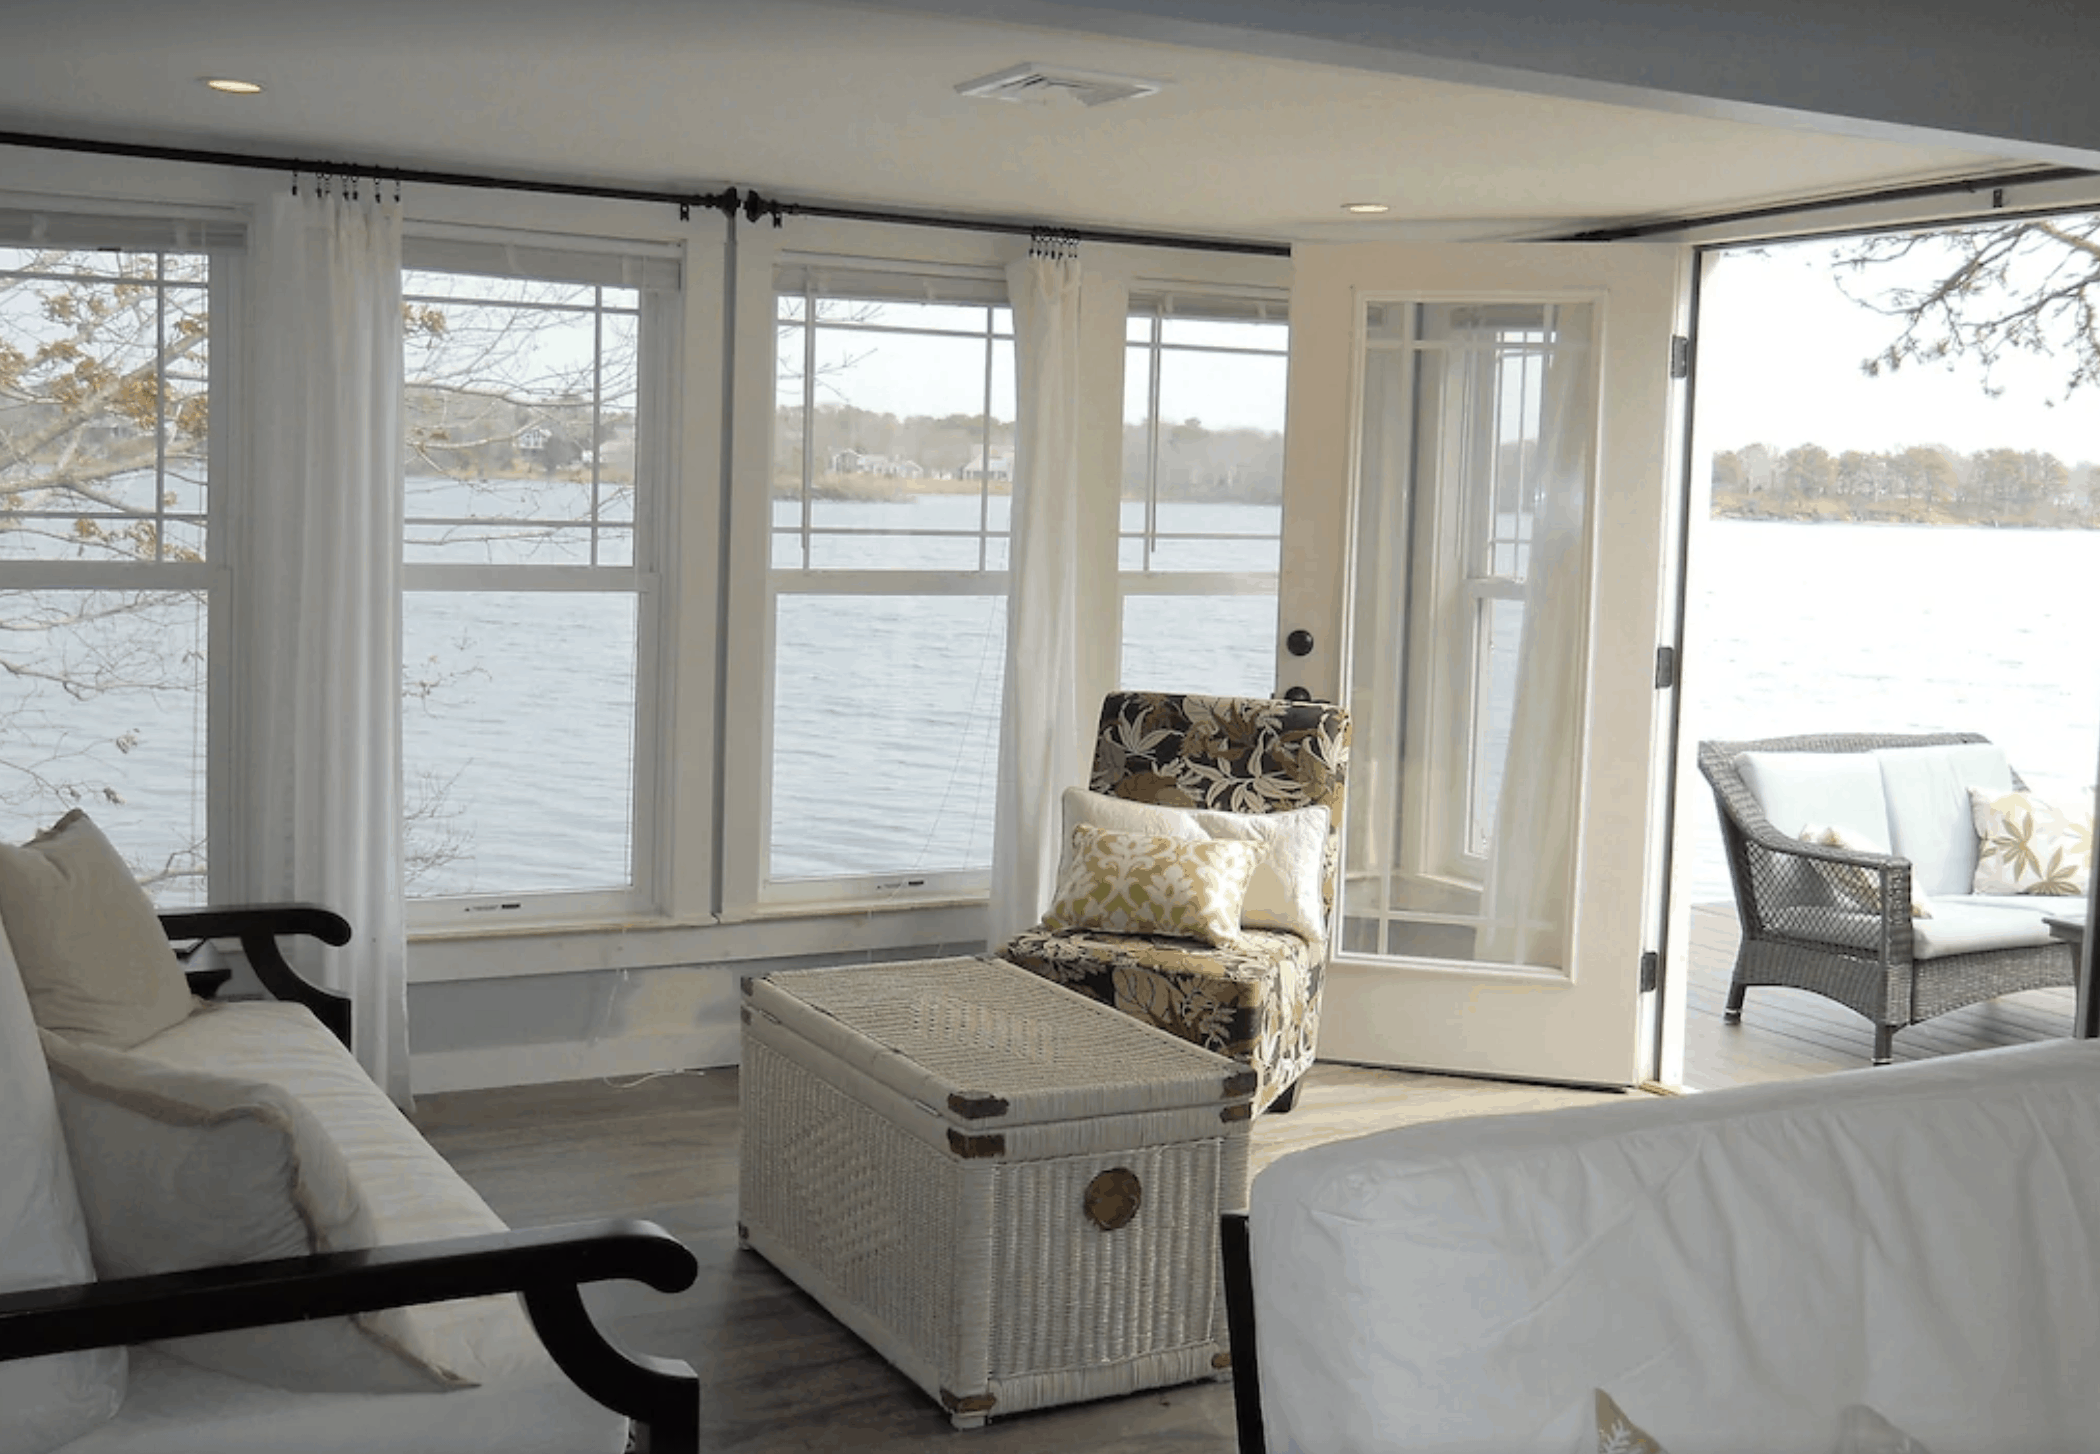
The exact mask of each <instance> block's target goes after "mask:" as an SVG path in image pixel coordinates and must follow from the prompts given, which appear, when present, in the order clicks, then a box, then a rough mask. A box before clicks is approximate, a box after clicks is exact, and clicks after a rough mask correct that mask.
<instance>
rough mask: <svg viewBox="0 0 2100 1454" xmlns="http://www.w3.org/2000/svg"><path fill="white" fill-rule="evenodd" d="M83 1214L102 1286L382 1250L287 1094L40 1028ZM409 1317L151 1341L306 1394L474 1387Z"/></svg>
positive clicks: (336, 1153)
mask: <svg viewBox="0 0 2100 1454" xmlns="http://www.w3.org/2000/svg"><path fill="white" fill-rule="evenodd" d="M43 1045H44V1054H45V1057H46V1058H47V1059H48V1060H49V1062H50V1066H51V1083H52V1085H53V1087H54V1088H55V1089H56V1091H57V1099H58V1108H59V1114H60V1116H61V1118H62V1119H63V1121H64V1123H65V1128H66V1137H67V1140H68V1141H69V1143H70V1144H71V1145H73V1146H74V1147H75V1148H76V1151H75V1156H74V1160H75V1164H76V1170H77V1175H78V1178H79V1184H80V1199H81V1205H82V1207H83V1209H84V1210H85V1212H86V1215H87V1224H88V1235H89V1239H90V1241H91V1243H92V1244H93V1248H94V1256H95V1263H96V1266H97V1268H98V1269H99V1270H100V1272H101V1274H102V1275H103V1276H104V1277H135V1276H144V1275H148V1274H152V1273H161V1272H180V1271H186V1270H189V1269H192V1268H199V1267H219V1266H227V1265H231V1264H235V1263H243V1262H259V1261H263V1260H266V1259H269V1258H276V1257H303V1256H306V1255H307V1254H309V1253H314V1252H337V1251H348V1250H353V1249H356V1248H362V1247H370V1246H373V1245H375V1244H376V1242H377V1241H378V1238H377V1237H376V1235H375V1230H374V1225H373V1219H372V1215H371V1213H370V1211H369V1209H368V1208H367V1207H366V1205H365V1202H364V1199H363V1198H362V1196H361V1195H360V1194H359V1192H358V1189H357V1187H356V1185H355V1184H354V1181H353V1178H352V1175H351V1172H350V1169H349V1166H348V1164H347V1162H346V1161H345V1158H344V1156H343V1154H342V1152H341V1151H340V1150H339V1149H338V1148H337V1146H336V1144H335V1141H334V1140H333V1138H332V1137H330V1136H329V1134H328V1132H327V1131H326V1130H325V1129H324V1128H323V1127H322V1126H321V1125H320V1123H319V1122H318V1121H317V1120H315V1118H314V1117H313V1115H312V1114H311V1113H310V1112H309V1111H308V1110H307V1109H306V1107H305V1106H303V1105H302V1104H301V1103H300V1101H299V1099H298V1098H297V1097H296V1096H293V1095H292V1094H290V1093H289V1092H287V1091H286V1090H285V1089H284V1088H283V1087H281V1086H277V1085H272V1084H269V1083H267V1082H263V1081H254V1080H239V1079H234V1078H232V1077H229V1076H223V1075H214V1074H211V1073H209V1072H204V1071H198V1070H190V1069H183V1068H179V1067H175V1066H170V1065H164V1064H161V1063H159V1062H157V1061H154V1060H152V1059H149V1058H147V1057H146V1056H143V1055H139V1054H135V1053H131V1052H127V1051H121V1050H109V1049H106V1048H103V1047H100V1046H92V1045H78V1044H73V1043H71V1042H68V1041H66V1040H64V1039H62V1038H61V1037H59V1036H56V1035H52V1034H50V1033H48V1032H46V1033H45V1034H44V1036H43ZM417 1311H418V1310H417V1309H413V1308H389V1309H384V1310H381V1311H378V1312H372V1313H363V1314H359V1315H358V1316H356V1317H352V1318H318V1319H314V1320H312V1321H308V1322H302V1323H291V1324H280V1325H277V1326H274V1327H265V1328H257V1329H238V1330H233V1331H229V1332H224V1333H212V1334H207V1335H204V1336H200V1337H193V1338H179V1339H174V1340H172V1341H169V1342H166V1343H163V1344H161V1345H159V1346H160V1347H162V1348H163V1349H164V1350H165V1351H167V1352H169V1353H173V1354H175V1355H177V1356H179V1357H181V1358H184V1359H187V1360H189V1361H190V1362H192V1363H197V1364H201V1365H203V1366H204V1367H206V1368H211V1369H216V1370H217V1371H219V1372H221V1373H230V1374H233V1375H235V1376H236V1377H240V1378H247V1379H251V1380H253V1381H255V1382H257V1383H266V1384H270V1385H272V1386H274V1387H277V1388H286V1389H292V1390H295V1391H302V1392H342V1393H393V1392H401V1393H418V1392H421V1393H427V1392H432V1391H437V1390H443V1389H447V1388H456V1387H464V1386H468V1385H469V1384H470V1383H471V1382H472V1380H471V1379H468V1378H466V1377H463V1376H461V1375H460V1374H458V1373H457V1372H456V1371H455V1370H453V1369H451V1368H448V1367H446V1366H445V1365H444V1364H443V1363H440V1362H435V1361H433V1360H432V1359H431V1358H429V1357H428V1356H427V1354H426V1353H425V1350H424V1349H423V1348H422V1340H421V1339H420V1338H418V1337H417V1336H416V1330H415V1327H414V1319H415V1316H416V1313H417Z"/></svg>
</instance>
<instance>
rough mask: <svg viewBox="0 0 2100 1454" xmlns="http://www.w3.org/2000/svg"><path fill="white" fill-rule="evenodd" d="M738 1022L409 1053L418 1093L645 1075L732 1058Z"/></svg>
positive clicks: (727, 1061) (731, 1061)
mask: <svg viewBox="0 0 2100 1454" xmlns="http://www.w3.org/2000/svg"><path fill="white" fill-rule="evenodd" d="M738 1028H739V1027H738V1026H737V1025H735V1024H731V1025H728V1026H709V1027H706V1028H703V1029H700V1030H696V1031H688V1032H687V1033H684V1034H678V1035H626V1036H621V1037H619V1038H617V1039H605V1040H570V1041H561V1042H556V1043H554V1044H548V1045H500V1046H485V1047H480V1048H476V1049H472V1050H439V1051H433V1052H431V1053H429V1054H424V1055H416V1054H411V1055H410V1056H409V1074H410V1078H411V1079H412V1081H413V1083H414V1086H415V1093H416V1094H417V1095H437V1094H441V1093H443V1092H445V1091H462V1090H489V1089H492V1088H494V1087H497V1086H510V1085H548V1084H551V1083H553V1082H555V1081H564V1080H596V1079H599V1078H600V1077H620V1076H631V1075H647V1074H649V1073H650V1072H652V1071H663V1070H693V1069H698V1068H703V1067H714V1066H731V1065H735V1064H736V1063H737V1058H738V1053H739V1045H738V1035H737V1030H738Z"/></svg>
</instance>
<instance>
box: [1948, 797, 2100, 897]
mask: <svg viewBox="0 0 2100 1454" xmlns="http://www.w3.org/2000/svg"><path fill="white" fill-rule="evenodd" d="M1969 815H1970V817H1971V818H1973V819H1974V820H1975V823H1976V837H1977V840H1978V844H1977V852H1976V883H1975V892H1977V893H1979V894H2048V895H2054V896H2059V897H2068V896H2071V895H2077V896H2079V897H2083V896H2084V894H2085V890H2086V879H2087V876H2088V874H2089V873H2090V872H2091V868H2092V861H2093V815H2092V812H2091V810H2090V809H2088V810H2087V811H2086V812H2084V813H2070V812H2066V811H2064V810H2063V809H2062V808H2059V807H2057V806H2056V805H2055V804H2053V803H2048V802H2044V801H2043V800H2042V799H2041V798H2038V797H2036V796H2035V795H2034V794H2033V793H2023V792H2009V791H2004V790H2001V789H1995V788H1970V789H1969Z"/></svg>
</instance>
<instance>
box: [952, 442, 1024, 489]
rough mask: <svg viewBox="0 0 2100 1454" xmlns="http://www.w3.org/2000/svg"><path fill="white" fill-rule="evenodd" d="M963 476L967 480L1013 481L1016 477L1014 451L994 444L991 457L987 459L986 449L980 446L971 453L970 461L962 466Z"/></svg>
mask: <svg viewBox="0 0 2100 1454" xmlns="http://www.w3.org/2000/svg"><path fill="white" fill-rule="evenodd" d="M962 477H963V478H964V479H966V480H1007V481H1011V480H1012V479H1013V477H1014V452H1013V451H1012V450H1011V449H1003V448H1001V447H999V446H997V445H994V446H993V447H992V450H991V457H990V458H989V459H987V458H986V457H985V451H984V449H983V448H982V447H979V448H978V449H977V450H976V451H974V452H973V453H972V454H971V455H970V462H969V463H968V464H966V465H964V466H963V467H962Z"/></svg>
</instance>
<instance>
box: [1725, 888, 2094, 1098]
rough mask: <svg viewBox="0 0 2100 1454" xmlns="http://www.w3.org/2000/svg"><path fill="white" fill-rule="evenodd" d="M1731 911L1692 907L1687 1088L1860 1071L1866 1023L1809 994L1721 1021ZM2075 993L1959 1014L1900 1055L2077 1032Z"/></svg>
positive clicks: (1917, 1028) (1935, 1024) (1912, 1038)
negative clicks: (2073, 1019)
mask: <svg viewBox="0 0 2100 1454" xmlns="http://www.w3.org/2000/svg"><path fill="white" fill-rule="evenodd" d="M1735 946H1736V927H1735V908H1734V906H1733V905H1730V904H1712V905H1702V906H1700V907H1698V908H1695V909H1693V910H1692V946H1691V975H1692V979H1691V1006H1690V1013H1689V1014H1688V1016H1687V1017H1686V1023H1685V1049H1684V1083H1685V1084H1686V1085H1687V1086H1689V1087H1691V1088H1692V1089H1694V1090H1719V1089H1721V1088H1722V1087H1724V1086H1731V1085H1747V1084H1751V1083H1754V1082H1760V1081H1772V1080H1793V1079H1796V1078H1798V1077H1800V1076H1804V1075H1819V1074H1821V1073H1823V1072H1825V1071H1831V1070H1856V1069H1859V1068H1860V1067H1861V1066H1864V1065H1867V1064H1869V1063H1870V1062H1871V1061H1872V1059H1873V1053H1874V1030H1873V1027H1872V1026H1871V1025H1869V1024H1868V1023H1867V1021H1866V1020H1865V1018H1863V1017H1862V1016H1859V1015H1855V1014H1854V1013H1852V1011H1850V1010H1848V1009H1846V1008H1845V1007H1844V1006H1843V1005H1840V1004H1838V1003H1836V1002H1835V1001H1832V1000H1826V999H1824V998H1823V997H1822V996H1821V995H1815V994H1810V993H1809V992H1808V991H1806V990H1783V989H1753V990H1751V991H1750V994H1749V998H1748V999H1747V1001H1746V1002H1745V1003H1744V1006H1743V1021H1742V1023H1741V1024H1740V1025H1729V1024H1724V1023H1723V1022H1722V1020H1721V1007H1722V1005H1723V1004H1725V1003H1726V1001H1727V998H1728V977H1729V973H1730V971H1731V970H1732V969H1733V968H1734V966H1735ZM2074 999H2075V996H2074V994H2073V992H2072V991H2071V990H2070V989H2069V988H2064V989H2047V990H2029V991H2027V992H2026V993H2025V994H2017V995H2006V996H2004V997H2003V998H2000V999H1996V1000H1989V1001H1986V1002H1985V1003H1983V1004H1980V1005H1971V1006H1969V1007H1968V1008H1967V1009H1965V1010H1956V1011H1954V1012H1953V1013H1951V1014H1946V1015H1941V1016H1939V1017H1937V1018H1936V1019H1932V1020H1928V1021H1926V1022H1925V1023H1924V1024H1922V1025H1913V1026H1912V1027H1911V1028H1910V1029H1908V1030H1899V1031H1897V1032H1896V1046H1895V1054H1896V1059H1897V1061H1898V1062H1899V1063H1900V1062H1902V1061H1906V1060H1922V1059H1927V1058H1929V1057H1932V1056H1936V1055H1948V1054H1952V1053H1954V1052H1956V1051H1962V1050H1985V1049H1989V1048H1991V1047H1994V1046H1999V1045H2023V1044H2026V1043H2028V1042H2029V1041H2034V1040H2054V1039H2060V1038H2062V1037H2064V1036H2066V1035H2069V1034H2070V1033H2071V1014H2072V1008H2073V1002H2074Z"/></svg>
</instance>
